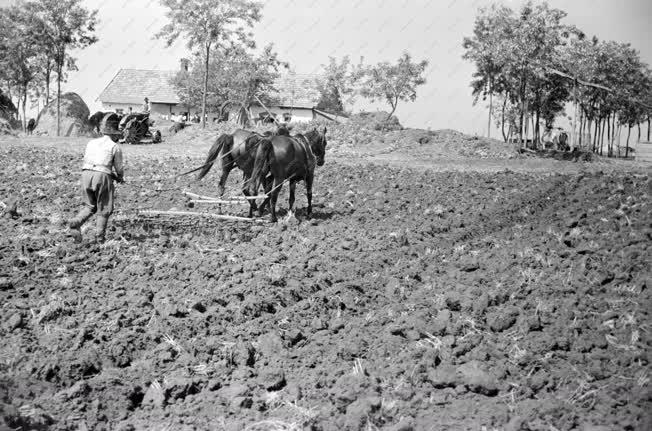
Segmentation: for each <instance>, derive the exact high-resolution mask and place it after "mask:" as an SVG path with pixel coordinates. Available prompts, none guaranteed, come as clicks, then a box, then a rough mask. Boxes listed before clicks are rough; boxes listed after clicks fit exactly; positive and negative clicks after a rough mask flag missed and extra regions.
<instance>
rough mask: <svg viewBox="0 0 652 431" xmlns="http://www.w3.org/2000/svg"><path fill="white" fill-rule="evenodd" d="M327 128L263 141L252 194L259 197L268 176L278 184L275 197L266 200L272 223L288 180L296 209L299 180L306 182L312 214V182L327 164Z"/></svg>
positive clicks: (274, 187) (272, 192)
mask: <svg viewBox="0 0 652 431" xmlns="http://www.w3.org/2000/svg"><path fill="white" fill-rule="evenodd" d="M326 144H327V143H326V128H325V127H324V130H323V131H321V132H319V131H317V129H313V130H311V131H309V132H308V133H306V134H305V135H302V134H297V135H295V136H275V137H273V138H271V139H262V140H261V142H260V145H259V146H258V150H257V152H256V160H255V163H254V171H253V173H252V174H251V179H252V181H251V188H250V190H249V193H250V194H251V195H255V194H256V193H257V192H258V188H259V186H260V184H261V182H263V181H265V179H266V178H267V174H268V173H269V174H271V176H272V178H273V180H274V182H273V184H271V185H272V188H271V195H270V196H269V197H268V198H267V199H266V200H265V202H264V203H263V205H262V206H261V208H262V207H264V206H265V203H266V202H267V200H270V203H271V206H270V211H271V220H272V221H273V222H275V221H276V220H277V219H276V201H277V199H278V194H279V192H280V191H281V185H282V184H283V182H284V181H285V180H288V181H289V182H290V199H289V201H290V202H289V207H290V211H292V207H293V206H294V191H295V189H296V185H297V183H298V182H299V181H304V182H305V183H306V197H307V198H308V211H307V212H308V215H310V214H312V182H313V179H314V177H315V166H323V165H324V157H325V155H326Z"/></svg>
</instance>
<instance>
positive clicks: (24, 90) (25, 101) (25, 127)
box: [23, 84, 27, 132]
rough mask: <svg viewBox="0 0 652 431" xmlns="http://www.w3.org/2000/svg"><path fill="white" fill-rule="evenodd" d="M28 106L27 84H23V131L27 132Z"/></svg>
mask: <svg viewBox="0 0 652 431" xmlns="http://www.w3.org/2000/svg"><path fill="white" fill-rule="evenodd" d="M26 107H27V84H25V85H24V86H23V132H27V116H26V115H27V114H26V113H25V108H26Z"/></svg>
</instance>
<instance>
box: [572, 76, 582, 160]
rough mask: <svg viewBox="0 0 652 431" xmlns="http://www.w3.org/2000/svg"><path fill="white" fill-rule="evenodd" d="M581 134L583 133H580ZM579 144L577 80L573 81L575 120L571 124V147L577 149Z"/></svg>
mask: <svg viewBox="0 0 652 431" xmlns="http://www.w3.org/2000/svg"><path fill="white" fill-rule="evenodd" d="M580 134H581V133H580ZM577 145H578V142H577V79H574V80H573V120H572V122H571V147H573V148H575V146H577Z"/></svg>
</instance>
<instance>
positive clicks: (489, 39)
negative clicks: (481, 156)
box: [462, 5, 512, 137]
mask: <svg viewBox="0 0 652 431" xmlns="http://www.w3.org/2000/svg"><path fill="white" fill-rule="evenodd" d="M511 14H512V11H511V9H509V8H508V7H505V6H499V5H492V6H490V7H488V8H484V9H480V13H479V14H478V16H477V17H476V19H475V25H474V28H473V36H472V37H465V38H464V40H463V42H462V46H463V47H464V49H466V52H465V53H464V55H463V56H462V58H464V59H465V60H471V61H473V62H474V63H475V65H476V68H477V70H476V72H475V73H474V74H473V78H474V80H473V81H472V82H471V88H472V89H473V92H472V94H473V104H474V105H475V104H476V103H477V102H478V99H479V98H480V96H482V99H483V100H485V99H486V97H487V95H488V96H489V116H488V120H487V137H491V117H492V108H493V95H494V93H496V92H497V93H499V94H500V93H502V89H501V87H503V86H504V82H503V81H504V80H501V79H500V78H501V72H502V69H503V64H504V63H505V61H506V58H505V57H506V55H508V52H507V51H506V50H505V49H504V46H503V42H504V41H505V40H506V38H507V37H508V35H509V31H508V30H509V29H510V25H509V23H510V15H511ZM496 87H498V88H496Z"/></svg>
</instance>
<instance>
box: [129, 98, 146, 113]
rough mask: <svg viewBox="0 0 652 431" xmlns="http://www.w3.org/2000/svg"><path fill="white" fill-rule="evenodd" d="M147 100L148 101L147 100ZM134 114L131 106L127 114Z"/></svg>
mask: <svg viewBox="0 0 652 431" xmlns="http://www.w3.org/2000/svg"><path fill="white" fill-rule="evenodd" d="M145 100H147V99H145ZM132 113H133V110H132V109H131V106H130V107H129V112H128V113H127V115H131V114H132Z"/></svg>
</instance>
